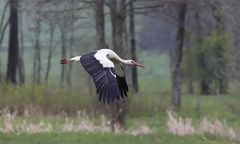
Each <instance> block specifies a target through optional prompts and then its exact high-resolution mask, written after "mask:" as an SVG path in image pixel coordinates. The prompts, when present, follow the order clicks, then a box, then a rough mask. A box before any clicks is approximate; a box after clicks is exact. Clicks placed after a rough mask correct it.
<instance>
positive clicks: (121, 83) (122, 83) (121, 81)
mask: <svg viewBox="0 0 240 144" xmlns="http://www.w3.org/2000/svg"><path fill="white" fill-rule="evenodd" d="M117 82H118V88H119V91H120V93H121V97H122V98H124V97H127V92H128V85H127V82H126V79H125V76H118V75H117Z"/></svg>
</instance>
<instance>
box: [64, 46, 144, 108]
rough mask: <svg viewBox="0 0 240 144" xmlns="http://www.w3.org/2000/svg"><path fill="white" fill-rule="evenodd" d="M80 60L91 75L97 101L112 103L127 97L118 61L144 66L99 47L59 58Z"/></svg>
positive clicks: (68, 60)
mask: <svg viewBox="0 0 240 144" xmlns="http://www.w3.org/2000/svg"><path fill="white" fill-rule="evenodd" d="M77 61H80V63H81V64H82V66H83V67H84V69H85V70H86V71H87V72H88V73H89V74H90V75H91V77H92V79H93V81H94V83H95V86H96V90H97V94H98V95H99V101H100V102H101V101H102V102H103V103H104V104H105V103H108V104H110V103H112V102H114V101H116V100H120V97H121V98H125V97H127V92H128V86H127V82H126V79H125V76H124V72H123V68H122V66H121V64H120V63H123V64H127V65H133V66H139V67H144V65H142V64H139V63H137V62H135V61H134V60H124V59H122V58H120V57H119V56H118V55H117V54H116V53H115V52H114V51H113V50H111V49H100V50H98V51H96V52H91V53H88V54H85V55H81V56H76V57H73V58H70V59H66V58H64V59H62V60H60V62H59V63H60V64H69V63H72V62H77Z"/></svg>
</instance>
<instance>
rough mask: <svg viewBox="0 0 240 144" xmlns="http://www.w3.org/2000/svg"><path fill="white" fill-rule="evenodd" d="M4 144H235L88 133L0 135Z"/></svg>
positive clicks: (194, 138)
mask: <svg viewBox="0 0 240 144" xmlns="http://www.w3.org/2000/svg"><path fill="white" fill-rule="evenodd" d="M0 143H2V144H69V143H71V144H147V143H158V144H176V143H177V144H186V143H194V144H203V143H206V144H231V143H233V142H231V141H228V140H225V139H222V138H216V137H213V136H210V135H205V136H186V137H181V136H173V135H170V134H163V135H146V136H128V135H124V134H111V133H107V134H96V133H95V134H94V133H92V134H87V133H42V134H32V135H27V134H20V135H18V134H4V135H2V134H0Z"/></svg>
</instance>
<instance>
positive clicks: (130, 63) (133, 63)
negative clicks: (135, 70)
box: [126, 60, 144, 68]
mask: <svg viewBox="0 0 240 144" xmlns="http://www.w3.org/2000/svg"><path fill="white" fill-rule="evenodd" d="M126 64H128V65H133V66H139V67H142V68H144V65H143V64H140V63H137V62H135V61H134V60H126Z"/></svg>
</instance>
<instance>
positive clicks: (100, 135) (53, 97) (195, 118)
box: [0, 52, 240, 144]
mask: <svg viewBox="0 0 240 144" xmlns="http://www.w3.org/2000/svg"><path fill="white" fill-rule="evenodd" d="M26 58H29V57H27V56H26ZM53 61H54V62H57V58H56V59H54V60H53ZM139 61H140V62H142V63H144V64H145V65H146V68H145V69H141V70H140V69H139V81H140V92H139V93H138V94H133V93H130V96H129V103H130V104H129V107H128V109H129V111H128V116H127V129H126V130H121V129H119V130H117V131H116V132H115V133H113V132H111V131H110V127H109V107H108V106H107V105H103V104H101V103H99V102H97V97H96V96H95V95H93V96H89V89H88V88H87V86H85V85H83V84H81V83H84V82H86V81H87V80H88V79H87V78H85V79H84V78H82V76H79V73H78V70H79V69H80V68H76V69H75V70H74V71H73V73H74V75H75V76H76V78H75V79H78V80H79V81H78V82H76V83H75V84H74V87H79V88H78V89H74V88H73V90H71V91H69V90H67V89H63V88H61V87H59V86H57V85H54V84H52V83H50V84H49V85H45V84H41V85H31V84H26V85H23V86H13V85H1V87H0V93H1V101H0V108H1V117H0V143H3V144H35V143H36V144H56V143H57V144H66V143H72V144H94V143H97V144H101V143H104V144H108V143H109V144H110V143H114V144H115V143H116V144H118V143H119V144H120V143H121V144H122V143H124V144H125V143H126V144H128V143H129V144H134V143H136V144H141V143H142V144H146V143H159V144H176V143H178V144H185V143H194V144H231V143H239V142H240V141H239V132H240V122H239V117H240V116H239V115H238V114H237V113H235V112H234V111H233V109H232V107H234V110H235V111H238V109H237V107H238V105H239V104H240V101H239V98H238V97H237V91H238V87H237V86H236V85H235V84H234V85H232V86H231V93H230V94H229V95H226V96H217V95H211V96H202V95H198V94H196V95H188V94H187V93H186V91H185V90H184V91H183V96H182V108H181V110H179V111H177V113H174V112H172V111H171V105H170V86H171V85H170V70H169V59H168V56H167V55H164V54H163V55H160V56H159V55H158V54H152V53H147V52H143V53H141V54H140V59H139ZM74 66H76V67H77V66H78V65H75V64H74ZM58 68H60V67H59V66H58V65H56V66H55V65H54V68H53V71H52V73H51V74H53V75H55V73H57V69H58ZM28 69H29V70H28V74H30V70H31V68H28ZM81 73H83V75H84V72H81ZM54 80H55V81H57V76H56V77H55V78H54V77H53V78H52V80H51V81H54ZM197 101H198V102H199V107H197ZM228 104H231V105H230V106H232V107H230V106H229V105H228Z"/></svg>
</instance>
